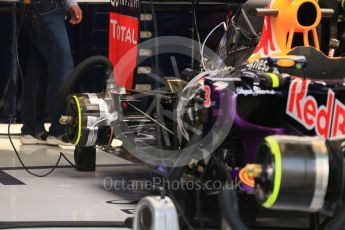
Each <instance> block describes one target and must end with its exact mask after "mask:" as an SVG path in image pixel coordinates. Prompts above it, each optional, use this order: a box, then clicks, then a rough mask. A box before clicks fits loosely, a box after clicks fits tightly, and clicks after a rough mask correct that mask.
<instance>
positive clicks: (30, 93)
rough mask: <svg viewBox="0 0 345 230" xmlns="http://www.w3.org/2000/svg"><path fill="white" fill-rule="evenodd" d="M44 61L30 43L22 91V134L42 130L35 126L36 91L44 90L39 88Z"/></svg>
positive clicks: (33, 134)
mask: <svg viewBox="0 0 345 230" xmlns="http://www.w3.org/2000/svg"><path fill="white" fill-rule="evenodd" d="M43 65H44V61H43V59H42V56H41V55H40V54H39V52H38V50H37V49H36V48H35V46H33V45H31V49H30V55H29V59H28V62H27V74H26V76H25V79H24V93H23V100H22V120H23V128H22V135H32V136H35V135H36V134H38V133H40V132H41V131H43V130H38V128H37V126H36V125H37V123H38V122H37V121H36V116H37V109H38V107H40V106H41V105H38V103H37V102H38V97H37V95H38V92H39V91H43V92H44V91H45V90H42V89H39V85H40V79H41V76H42V73H43Z"/></svg>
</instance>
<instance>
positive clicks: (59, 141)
mask: <svg viewBox="0 0 345 230" xmlns="http://www.w3.org/2000/svg"><path fill="white" fill-rule="evenodd" d="M46 144H48V145H64V146H73V144H71V143H70V142H69V141H68V138H67V136H58V137H55V136H48V137H47V141H46Z"/></svg>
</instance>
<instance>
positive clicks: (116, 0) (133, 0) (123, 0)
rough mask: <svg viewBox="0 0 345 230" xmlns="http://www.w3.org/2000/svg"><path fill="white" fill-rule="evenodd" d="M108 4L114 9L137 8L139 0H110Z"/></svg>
mask: <svg viewBox="0 0 345 230" xmlns="http://www.w3.org/2000/svg"><path fill="white" fill-rule="evenodd" d="M110 3H111V5H112V6H114V7H119V6H127V7H133V8H139V0H110Z"/></svg>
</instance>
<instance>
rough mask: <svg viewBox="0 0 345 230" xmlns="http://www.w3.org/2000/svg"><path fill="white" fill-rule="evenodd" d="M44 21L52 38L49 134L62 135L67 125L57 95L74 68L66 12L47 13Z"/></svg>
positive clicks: (48, 77)
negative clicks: (61, 122) (64, 122)
mask: <svg viewBox="0 0 345 230" xmlns="http://www.w3.org/2000/svg"><path fill="white" fill-rule="evenodd" d="M43 23H44V24H45V26H46V29H47V32H48V34H49V39H50V49H49V54H50V59H49V61H48V75H47V92H48V93H49V95H47V97H48V100H49V103H48V111H49V116H50V119H51V127H50V130H49V135H52V136H55V137H60V136H62V135H63V134H64V133H65V127H64V126H62V125H60V123H59V118H60V116H61V114H62V111H63V108H60V107H59V104H58V101H57V96H58V92H59V90H60V88H61V86H62V84H63V82H64V80H65V78H66V77H67V76H68V74H69V73H70V72H71V71H72V70H73V58H72V53H71V48H70V44H69V40H68V35H67V31H66V25H65V17H64V13H63V12H60V11H57V12H55V13H53V14H51V15H47V16H45V17H43Z"/></svg>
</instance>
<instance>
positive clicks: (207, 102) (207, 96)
mask: <svg viewBox="0 0 345 230" xmlns="http://www.w3.org/2000/svg"><path fill="white" fill-rule="evenodd" d="M204 91H205V101H204V107H205V108H210V107H211V87H210V86H209V85H205V87H204Z"/></svg>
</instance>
